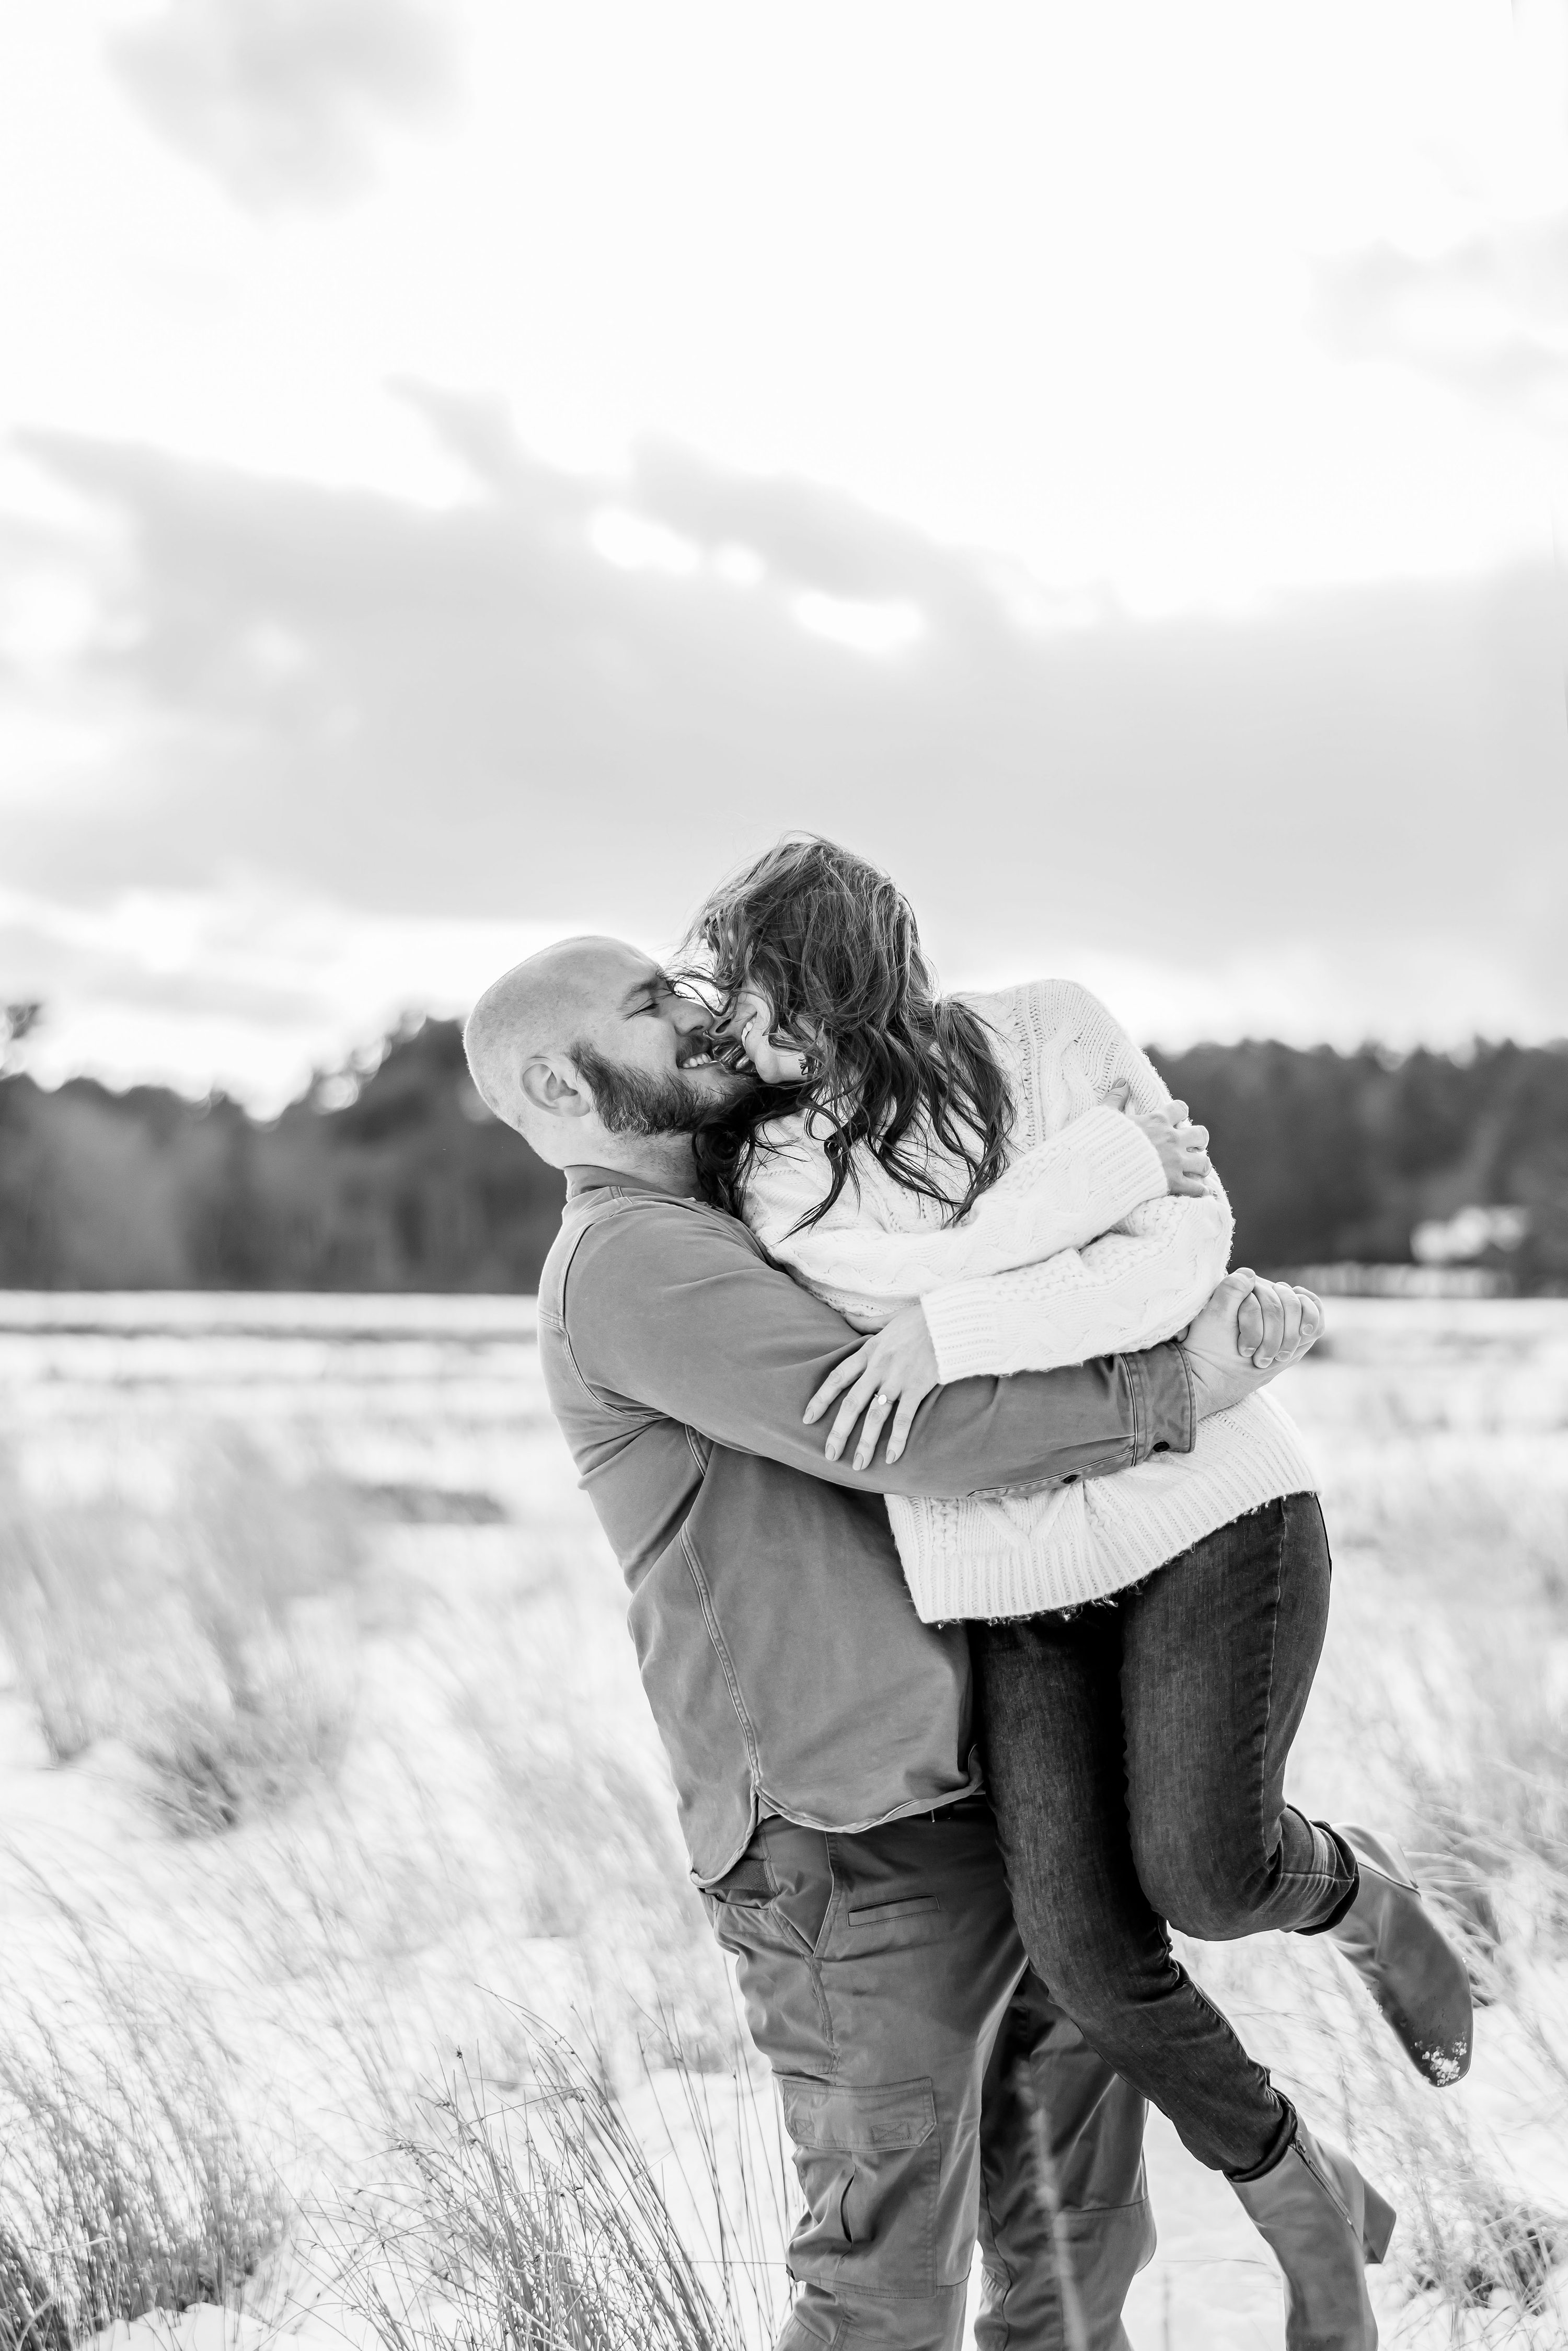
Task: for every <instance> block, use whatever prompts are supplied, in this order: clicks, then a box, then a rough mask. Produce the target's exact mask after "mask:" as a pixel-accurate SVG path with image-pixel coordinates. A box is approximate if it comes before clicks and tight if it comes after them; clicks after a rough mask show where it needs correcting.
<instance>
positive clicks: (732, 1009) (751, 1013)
mask: <svg viewBox="0 0 1568 2351" xmlns="http://www.w3.org/2000/svg"><path fill="white" fill-rule="evenodd" d="M714 1025H715V1029H716V1033H717V1034H718V1035H719V1036H720V1037H727V1038H729V1039H731V1040H733V1042H734V1043H736V1044H737V1045H738V1046H739V1047H740V1050H741V1052H742V1054H743V1056H744V1058H745V1060H746V1061H747V1062H748V1063H749V1064H750V1066H751V1068H752V1069H754V1070H755V1071H756V1072H757V1074H758V1077H759V1078H760V1079H761V1080H762V1082H763V1084H764V1085H765V1086H796V1085H799V1084H800V1081H801V1079H802V1078H803V1077H804V1076H805V1074H806V1053H805V1050H804V1048H803V1047H802V1048H800V1049H797V1048H796V1047H794V1046H793V1045H789V1044H786V1043H784V1042H783V1041H782V1040H775V1038H774V1019H773V1007H772V1005H771V1004H770V1003H769V1002H768V998H767V997H766V996H764V995H763V994H762V993H761V991H760V990H759V989H758V988H755V987H737V989H736V992H735V994H734V995H733V996H732V997H731V998H730V1000H729V1004H728V1006H727V1008H726V1010H725V1013H724V1015H723V1017H722V1019H719V1020H717V1021H716V1023H715V1024H714Z"/></svg>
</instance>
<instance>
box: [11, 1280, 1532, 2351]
mask: <svg viewBox="0 0 1568 2351" xmlns="http://www.w3.org/2000/svg"><path fill="white" fill-rule="evenodd" d="M531 1321H532V1310H531V1305H530V1303H529V1301H526V1300H512V1299H494V1300H486V1299H478V1300H474V1299H468V1300H441V1299H436V1300H420V1299H412V1300H411V1299H377V1298H371V1299H361V1298H353V1299H334V1298H316V1297H312V1298H289V1297H281V1296H261V1297H245V1298H232V1299H225V1298H215V1297H211V1296H185V1295H182V1296H170V1297H162V1296H156V1295H144V1296H137V1297H125V1298H117V1297H103V1296H95V1297H89V1298H70V1297H67V1296H64V1295H53V1296H48V1297H33V1296H29V1295H26V1294H21V1293H13V1294H10V1295H6V1296H3V1297H0V1400H3V1401H0V1915H3V1916H4V1919H5V1936H4V1942H3V1946H0V1975H3V1979H4V1980H3V1982H0V2351H12V2346H17V2351H19V2346H23V2345H26V2346H28V2351H57V2346H59V2345H61V2344H63V2343H64V2342H65V2341H66V2340H67V2339H70V2340H72V2341H75V2342H77V2343H80V2342H83V2341H87V2340H91V2339H93V2338H94V2337H95V2336H96V2337H98V2338H99V2339H101V2341H102V2342H103V2343H104V2344H105V2345H107V2344H109V2343H110V2342H112V2343H113V2344H115V2345H116V2346H126V2351H130V2346H137V2351H151V2346H153V2345H155V2344H170V2345H172V2344H178V2345H181V2346H186V2351H219V2346H245V2347H246V2351H259V2346H261V2345H263V2344H265V2343H268V2342H271V2341H273V2340H275V2339H279V2338H281V2339H283V2340H285V2341H297V2342H298V2343H299V2344H301V2345H302V2346H315V2351H320V2346H323V2345H325V2344H327V2343H332V2344H342V2343H343V2342H345V2341H347V2342H349V2343H352V2344H363V2345H374V2346H385V2351H438V2347H439V2351H469V2346H472V2351H481V2346H483V2351H489V2346H498V2345H501V2344H503V2343H505V2344H512V2345H516V2346H519V2351H525V2347H526V2351H546V2346H550V2351H553V2346H580V2351H638V2346H659V2351H664V2346H668V2351H688V2346H689V2351H706V2346H723V2351H741V2346H751V2345H757V2344H761V2343H766V2342H767V2340H768V2334H769V2329H770V2325H771V2324H772V2322H773V2320H774V2318H775V2317H776V2314H777V2313H778V2311H779V2307H780V2306H781V2302H782V2298H783V2295H784V2293H785V2290H786V2282H785V2280H784V2278H783V2275H782V2271H781V2268H780V2266H779V2247H780V2245H781V2242H782V2239H783V2235H784V2233H785V2231H786V2228H787V2224H788V2216H789V2200H790V2196H791V2186H790V2181H789V2167H788V2162H787V2159H786V2158H785V2155H784V2152H783V2150H782V2149H781V2148H780V2145H779V2134H778V2129H777V2125H776V2123H775V2120H774V2115H773V2107H772V2101H771V2093H770V2090H769V2088H768V2084H767V2081H766V2078H765V2077H764V2078H762V2079H758V2075H757V2073H756V2071H755V2070H754V2068H753V2067H752V2065H751V2064H749V2062H748V2060H747V2054H746V2051H745V2048H744V2043H743V2042H742V2040H741V2038H740V2036H739V2034H738V2032H737V2023H736V2018H735V2012H734V2006H733V2002H732V1998H731V1993H730V1988H729V1984H728V1980H727V1975H726V1972H725V1970H724V1967H723V1965H722V1963H721V1962H720V1960H719V1959H718V1957H717V1955H716V1951H715V1949H714V1948H713V1946H712V1945H711V1943H710V1942H709V1939H708V1938H707V1934H706V1927H705V1925H704V1922H703V1918H702V1915H701V1911H700V1907H699V1906H698V1905H697V1903H696V1901H695V1897H694V1896H693V1895H692V1893H691V1892H690V1889H689V1887H688V1886H687V1884H686V1881H685V1870H684V1863H683V1860H682V1858H681V1855H680V1854H679V1850H678V1845H677V1841H676V1838H675V1834H674V1823H673V1817H672V1807H671V1803H670V1799H669V1795H668V1790H667V1784H666V1781H665V1777H664V1766H663V1762H662V1759H661V1757H660V1755H659V1752H658V1749H657V1746H656V1743H655V1742H654V1740H653V1734H652V1730H651V1727H650V1725H649V1723H648V1721H647V1719H646V1715H645V1709H644V1708H643V1699H642V1695H641V1692H640V1689H639V1687H638V1685H637V1680H636V1675H635V1671H634V1667H633V1663H632V1655H631V1648H630V1644H629V1642H628V1641H627V1639H626V1635H625V1632H624V1629H623V1625H622V1599H621V1591H620V1584H619V1579H618V1576H617V1574H616V1572H615V1570H614V1567H613V1564H612V1562H611V1561H610V1559H609V1557H608V1555H607V1553H606V1551H605V1548H604V1545H603V1543H602V1541H601V1538H600V1536H599V1534H598V1531H597V1529H596V1527H595V1526H594V1524H593V1521H592V1519H591V1514H590V1513H589V1512H588V1510H587V1507H586V1504H585V1503H584V1502H583V1500H582V1499H581V1497H580V1495H579V1494H578V1493H577V1491H576V1489H575V1486H574V1483H573V1479H572V1475H571V1471H570V1464H569V1463H568V1462H567V1460H566V1458H565V1456H564V1453H563V1450H562V1448H561V1447H560V1444H559V1439H558V1437H557V1436H556V1434H555V1431H554V1429H553V1426H552V1425H551V1424H550V1422H549V1416H548V1414H547V1412H546V1408H545V1402H544V1396H543V1393H542V1389H541V1386H540V1383H539V1379H538V1365H537V1359H536V1355H535V1351H534V1346H533V1341H532V1330H531ZM1283 1393H1284V1396H1285V1400H1286V1402H1287V1403H1288V1404H1289V1405H1291V1408H1292V1410H1293V1411H1294V1412H1295V1413H1296V1414H1297V1416H1298V1417H1299V1419H1300V1420H1301V1423H1302V1425H1303V1426H1304V1427H1305V1429H1306V1430H1307V1432H1308V1435H1309V1438H1310V1441H1311V1443H1312V1447H1313V1449H1314V1452H1315V1454H1316V1456H1317V1458H1318V1460H1319V1463H1320V1467H1321V1469H1322V1481H1323V1489H1324V1494H1325V1499H1326V1502H1327V1506H1328V1513H1329V1523H1330V1531H1331V1535H1332V1536H1333V1541H1334V1550H1335V1562H1336V1586H1337V1591H1336V1605H1335V1622H1334V1626H1333V1635H1332V1646H1331V1653H1330V1656H1329V1658H1328V1660H1327V1662H1326V1664H1325V1667H1324V1669H1323V1672H1322V1676H1321V1677H1320V1682H1319V1687H1318V1691H1317V1694H1316V1696H1315V1698H1314V1702H1313V1708H1312V1715H1311V1717H1310V1719H1309V1722H1308V1725H1307V1729H1306V1730H1305V1732H1304V1734H1303V1739H1302V1742H1301V1750H1300V1761H1299V1766H1298V1771H1297V1782H1296V1791H1295V1792H1296V1793H1297V1794H1298V1795H1299V1797H1300V1798H1301V1801H1302V1802H1306V1803H1307V1804H1308V1806H1309V1808H1311V1809H1312V1810H1314V1811H1330V1812H1332V1811H1338V1812H1340V1813H1342V1815H1344V1816H1349V1817H1353V1818H1354V1817H1363V1818H1372V1819H1375V1820H1378V1821H1386V1822H1388V1823H1391V1824H1392V1825H1394V1826H1395V1827H1396V1828H1397V1829H1398V1830H1400V1831H1401V1832H1402V1833H1403V1834H1405V1835H1406V1841H1407V1843H1408V1844H1410V1846H1411V1847H1412V1848H1413V1849H1415V1850H1417V1851H1418V1852H1419V1853H1420V1855H1422V1856H1423V1858H1422V1861H1421V1864H1420V1865H1421V1867H1422V1868H1423V1870H1424V1872H1425V1873H1426V1874H1427V1876H1428V1877H1429V1878H1430V1880H1431V1881H1432V1882H1433V1883H1434V1884H1440V1885H1441V1886H1443V1887H1444V1889H1445V1899H1446V1900H1447V1901H1448V1904H1449V1906H1450V1915H1451V1917H1453V1919H1454V1921H1455V1922H1456V1925H1457V1927H1458V1929H1459V1930H1460V1931H1462V1932H1463V1933H1464V1934H1465V1935H1466V1937H1467V1938H1468V1940H1469V1948H1470V1949H1471V1952H1472V1956H1473V1959H1474V1964H1475V1969H1476V1972H1477V1976H1478V1980H1479V1982H1480V1983H1481V1984H1482V1986H1483V1988H1484V1993H1485V1998H1486V2001H1487V2005H1486V2007H1485V2009H1484V2010H1483V2011H1482V2013H1481V2016H1480V2020H1479V2053H1478V2058H1477V2063H1476V2065H1475V2068H1474V2071H1473V2073H1472V2074H1471V2076H1470V2078H1469V2081H1467V2082H1466V2083H1465V2084H1464V2085H1462V2086H1461V2087H1460V2088H1459V2089H1458V2090H1457V2091H1455V2092H1453V2093H1450V2094H1448V2095H1445V2096H1442V2097H1439V2096H1437V2095H1436V2094H1434V2093H1432V2092H1430V2091H1428V2090H1427V2089H1425V2088H1424V2087H1423V2086H1422V2085H1420V2084H1419V2083H1418V2082H1417V2081H1416V2077H1415V2076H1414V2074H1411V2073H1409V2072H1408V2070H1407V2069H1406V2068H1405V2067H1404V2064H1403V2060H1402V2059H1401V2058H1400V2057H1399V2055H1398V2053H1397V2052H1396V2050H1395V2049H1394V2047H1393V2044H1392V2043H1391V2042H1389V2041H1388V2040H1387V2039H1386V2038H1385V2034H1384V2029H1383V2027H1382V2026H1381V2024H1380V2022H1379V2021H1378V2020H1377V2018H1376V2016H1375V2013H1374V2012H1373V2011H1371V2009H1370V2008H1369V2007H1368V2006H1367V2005H1366V2003H1365V2002H1364V1996H1363V1995H1362V1994H1361V1993H1360V1991H1359V1990H1358V1988H1356V1987H1355V1986H1354V1984H1353V1983H1351V1982H1350V1981H1349V1980H1348V1979H1347V1977H1346V1975H1345V1972H1344V1970H1343V1968H1342V1966H1341V1964H1340V1962H1339V1961H1338V1959H1336V1957H1335V1955H1334V1954H1333V1952H1332V1950H1329V1949H1326V1948H1324V1947H1323V1946H1322V1944H1321V1943H1317V1942H1300V1941H1296V1942H1291V1941H1286V1940H1282V1939H1281V1938H1264V1939H1262V1940H1260V1941H1259V1942H1258V1943H1255V1944H1250V1945H1246V1946H1239V1947H1234V1948H1232V1949H1197V1950H1195V1952H1194V1953H1193V1957H1194V1960H1195V1964H1196V1966H1197V1970H1198V1971H1199V1972H1200V1974H1201V1975H1202V1976H1203V1978H1204V1980H1206V1981H1207V1983H1209V1984H1210V1985H1211V1986H1212V1988H1213V1989H1214V1990H1215V1991H1216V1992H1217V1993H1218V1996H1219V1997H1221V1998H1222V1999H1223V2000H1224V2001H1225V2002H1226V2003H1227V2004H1228V2006H1229V2007H1230V2008H1231V2009H1232V2011H1233V2012H1234V2013H1236V2014H1237V2016H1238V2019H1239V2021H1240V2022H1243V2023H1244V2026H1245V2029H1246V2030H1247V2032H1248V2033H1249V2038H1250V2039H1251V2041H1252V2043H1253V2045H1254V2046H1255V2047H1256V2048H1257V2049H1258V2051H1259V2053H1260V2054H1262V2055H1264V2056H1265V2057H1267V2058H1268V2060H1269V2061H1270V2063H1271V2064H1273V2065H1274V2066H1275V2068H1276V2070H1277V2072H1278V2073H1279V2074H1280V2076H1281V2080H1283V2081H1285V2082H1286V2083H1287V2084H1288V2085H1289V2086H1291V2088H1292V2090H1294V2091H1297V2092H1299V2094H1300V2095H1301V2099H1302V2101H1303V2103H1304V2104H1305V2105H1307V2107H1308V2109H1309V2111H1310V2112H1311V2114H1312V2116H1313V2118H1314V2119H1315V2120H1317V2121H1319V2122H1320V2123H1321V2124H1322V2126H1323V2127H1324V2128H1326V2129H1328V2130H1329V2131H1331V2132H1334V2131H1338V2132H1339V2133H1341V2134H1342V2135H1343V2136H1345V2137H1348V2138H1349V2139H1350V2140H1351V2141H1352V2142H1353V2143H1354V2146H1355V2147H1357V2148H1358V2149H1359V2150H1361V2151H1362V2152H1363V2153H1364V2157H1365V2158H1366V2160H1367V2162H1368V2164H1369V2166H1375V2168H1376V2169H1377V2171H1378V2174H1379V2176H1380V2177H1382V2178H1383V2179H1385V2183H1386V2184H1387V2185H1389V2186H1390V2188H1391V2189H1392V2192H1393V2193H1394V2195H1395V2198H1396V2201H1397V2202H1398V2204H1399V2206H1400V2210H1401V2223H1400V2227H1399V2230H1398V2232H1397V2234H1396V2239H1395V2245H1394V2249H1393V2253H1392V2255H1391V2259H1390V2263H1389V2265H1388V2267H1387V2268H1386V2270H1385V2272H1384V2273H1381V2274H1380V2275H1379V2276H1378V2278H1377V2281H1376V2292H1377V2297H1378V2306H1379V2311H1380V2318H1381V2323H1382V2327H1383V2334H1384V2339H1385V2343H1390V2344H1398V2345H1409V2346H1437V2345H1438V2344H1444V2345H1447V2344H1451V2343H1452V2344H1462V2345H1470V2344H1474V2345H1480V2344H1487V2345H1491V2344H1498V2345H1501V2344H1517V2345H1557V2344H1563V2343H1565V2342H1568V2021H1565V2020H1568V1729H1565V1728H1564V1724H1565V1719H1568V1305H1560V1304H1554V1303H1541V1304H1533V1305H1504V1304H1497V1305H1492V1304H1484V1303H1470V1302H1464V1303H1458V1304H1453V1305H1448V1304H1442V1305H1438V1304H1430V1305H1428V1304H1425V1303H1422V1304H1397V1305H1396V1304H1393V1303H1385V1302H1383V1301H1376V1302H1365V1303H1362V1302H1350V1301H1345V1302H1340V1303H1336V1304H1335V1306H1334V1307H1333V1322H1332V1336H1331V1339H1330V1341H1329V1342H1328V1343H1326V1345H1325V1346H1324V1348H1323V1349H1322V1351H1320V1354H1319V1355H1318V1356H1316V1357H1314V1358H1313V1359H1312V1360H1311V1361H1310V1362H1309V1363H1308V1364H1305V1365H1304V1366H1302V1367H1301V1369H1300V1370H1299V1371H1297V1372H1296V1373H1294V1374H1291V1375H1290V1377H1289V1380H1288V1382H1287V1384H1286V1386H1285V1389H1284V1391H1283ZM1151 2147H1152V2162H1153V2168H1154V2173H1155V2194H1156V2200H1157V2205H1158V2210H1159V2216H1160V2221H1161V2234H1162V2241H1161V2247H1160V2252H1159V2254H1158V2255H1157V2257H1156V2259H1155V2262H1154V2264H1153V2265H1152V2267H1151V2268H1150V2270H1149V2271H1148V2272H1146V2273H1145V2275H1144V2277H1143V2278H1142V2279H1140V2281H1139V2283H1138V2286H1137V2288H1136V2292H1135V2295H1134V2304H1133V2307H1132V2309H1131V2311H1130V2313H1129V2328H1130V2332H1131V2334H1132V2336H1133V2339H1134V2343H1135V2344H1136V2345H1137V2346H1138V2351H1264V2346H1277V2345H1278V2344H1279V2342H1280V2341H1281V2325H1280V2316H1279V2291H1278V2284H1277V2281H1276V2279H1275V2276H1274V2274H1273V2273H1272V2271H1271V2270H1270V2267H1269V2265H1268V2262H1267V2260H1266V2258H1264V2257H1261V2256H1260V2252H1259V2251H1258V2249H1257V2248H1256V2246H1255V2243H1254V2241H1252V2240H1251V2238H1250V2237H1249V2231H1247V2228H1246V2226H1245V2224H1244V2223H1243V2222H1242V2221H1241V2220H1240V2218H1239V2213H1238V2211H1237V2210H1236V2208H1235V2205H1234V2201H1233V2199H1231V2198H1230V2197H1229V2195H1228V2191H1227V2190H1226V2189H1225V2188H1224V2187H1223V2184H1222V2183H1219V2182H1217V2181H1216V2180H1214V2179H1212V2178H1210V2177H1209V2176H1207V2175H1206V2174H1203V2173H1200V2172H1198V2171H1197V2170H1195V2169H1194V2168H1193V2167H1191V2166H1190V2165H1189V2164H1188V2163H1187V2162H1186V2158H1184V2157H1183V2156H1182V2154H1181V2152H1180V2149H1179V2147H1177V2146H1176V2142H1175V2139H1174V2136H1173V2135H1172V2134H1171V2133H1170V2132H1169V2131H1168V2130H1167V2129H1166V2127H1165V2126H1163V2124H1161V2123H1160V2122H1159V2121H1158V2120H1157V2118H1156V2121H1155V2125H1154V2126H1153V2127H1152V2130H1151ZM1559 2257H1561V2261H1562V2262H1563V2266H1562V2267H1559V2265H1558V2263H1559Z"/></svg>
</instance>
